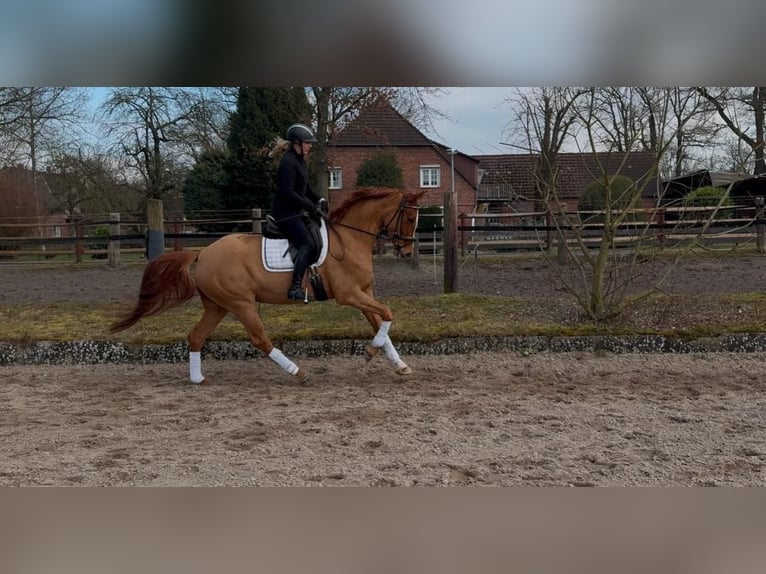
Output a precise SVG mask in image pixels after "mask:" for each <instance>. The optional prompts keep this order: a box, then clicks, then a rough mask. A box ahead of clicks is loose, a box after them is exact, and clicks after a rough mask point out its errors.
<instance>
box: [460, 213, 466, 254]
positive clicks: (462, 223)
mask: <svg viewBox="0 0 766 574" xmlns="http://www.w3.org/2000/svg"><path fill="white" fill-rule="evenodd" d="M465 219H466V216H465V213H461V214H460V227H462V228H463V229H461V230H460V257H465Z"/></svg>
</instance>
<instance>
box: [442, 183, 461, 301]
mask: <svg viewBox="0 0 766 574" xmlns="http://www.w3.org/2000/svg"><path fill="white" fill-rule="evenodd" d="M457 247H458V246H457V201H456V198H455V194H454V193H452V192H451V191H447V192H445V193H444V292H445V293H454V292H455V291H457Z"/></svg>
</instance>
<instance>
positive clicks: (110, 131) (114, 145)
mask: <svg viewBox="0 0 766 574" xmlns="http://www.w3.org/2000/svg"><path fill="white" fill-rule="evenodd" d="M203 107H204V106H203V105H202V104H200V100H199V98H195V97H193V95H192V94H191V93H190V92H189V91H187V90H184V89H183V88H170V87H167V88H166V87H160V88H155V87H137V88H114V89H112V90H111V91H110V95H109V97H108V98H107V99H106V101H105V102H104V103H103V104H102V105H101V106H100V109H99V120H100V121H101V123H102V125H103V129H104V131H105V134H106V137H107V138H108V140H109V141H111V151H112V153H113V154H114V155H115V156H117V157H118V158H120V159H121V160H122V161H124V162H125V167H126V168H127V169H128V170H129V172H128V174H127V177H128V179H129V180H136V179H137V180H138V181H140V182H141V184H142V186H143V189H144V193H145V196H146V199H163V200H177V199H178V198H179V195H180V193H179V190H180V185H181V183H182V181H183V177H184V176H185V173H186V171H187V170H188V169H189V167H190V166H191V164H192V162H193V157H194V150H195V149H196V148H194V147H193V148H191V150H190V147H189V146H190V140H189V133H191V132H192V131H193V129H192V128H193V126H194V125H195V121H199V118H200V110H201V109H202V108H203ZM204 117H205V118H209V116H207V115H205V116H204ZM206 121H207V120H206ZM203 123H205V122H203ZM206 133H207V132H206ZM200 139H206V138H200ZM207 143H209V141H208V142H207ZM130 172H132V173H133V174H134V175H132V176H131V175H130Z"/></svg>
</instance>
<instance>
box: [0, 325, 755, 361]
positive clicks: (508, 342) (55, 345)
mask: <svg viewBox="0 0 766 574" xmlns="http://www.w3.org/2000/svg"><path fill="white" fill-rule="evenodd" d="M368 342H369V340H367V339H365V340H356V339H343V340H327V341H274V344H275V346H276V347H278V348H280V349H281V350H282V351H283V352H284V353H285V354H286V355H288V356H290V357H323V356H332V355H362V354H363V353H364V348H365V346H366V345H367V343H368ZM396 346H397V350H398V351H399V353H400V354H401V355H403V356H407V355H454V354H464V353H477V352H497V351H510V352H516V353H521V354H531V353H544V352H549V353H561V352H593V353H596V352H609V353H711V352H723V353H754V352H756V353H757V352H766V333H752V334H751V333H742V334H737V335H726V336H721V337H715V338H702V339H681V338H671V337H664V336H661V335H636V336H623V337H614V336H588V337H478V338H465V339H461V338H451V339H442V340H440V341H437V342H430V343H418V342H407V341H402V342H399V343H397V344H396ZM188 356H189V355H188V347H187V344H186V342H185V341H181V342H178V343H174V344H170V345H153V344H150V345H131V344H126V343H121V342H111V341H71V342H48V341H39V342H34V343H8V342H6V343H0V365H10V364H36V365H46V364H48V365H60V364H99V363H177V362H186V361H187V360H188ZM202 356H203V358H214V359H219V360H243V359H255V358H264V355H263V353H261V352H260V351H258V350H257V349H255V348H253V347H252V346H251V345H250V343H249V342H244V341H242V342H237V341H235V342H222V341H211V342H208V343H206V344H205V346H204V347H203V349H202Z"/></svg>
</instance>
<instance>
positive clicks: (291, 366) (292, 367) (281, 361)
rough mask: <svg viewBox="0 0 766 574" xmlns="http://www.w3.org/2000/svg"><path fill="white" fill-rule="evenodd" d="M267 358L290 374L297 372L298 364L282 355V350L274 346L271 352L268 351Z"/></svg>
mask: <svg viewBox="0 0 766 574" xmlns="http://www.w3.org/2000/svg"><path fill="white" fill-rule="evenodd" d="M269 359H271V360H272V361H274V362H275V363H276V364H277V365H279V366H280V367H282V368H283V369H284V370H285V371H287V372H288V373H290V374H291V375H294V374H295V373H297V372H298V365H296V364H295V363H293V362H292V361H291V360H290V359H288V358H287V357H285V356H284V354H283V353H282V351H280V350H279V349H277V348H276V347H274V348H273V349H272V350H271V353H269Z"/></svg>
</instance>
